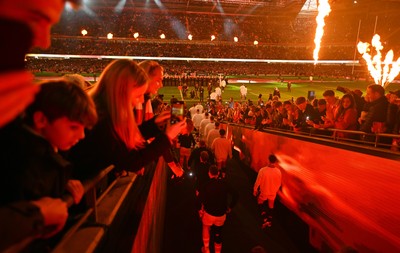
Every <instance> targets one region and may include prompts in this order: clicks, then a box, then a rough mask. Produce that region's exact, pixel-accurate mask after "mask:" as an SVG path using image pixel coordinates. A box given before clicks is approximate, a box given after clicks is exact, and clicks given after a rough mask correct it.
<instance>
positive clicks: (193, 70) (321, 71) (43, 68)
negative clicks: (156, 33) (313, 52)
mask: <svg viewBox="0 0 400 253" xmlns="http://www.w3.org/2000/svg"><path fill="white" fill-rule="evenodd" d="M110 61H111V60H106V59H102V60H98V59H41V58H39V59H35V58H27V62H26V63H27V68H28V69H30V70H31V71H32V72H34V73H38V74H39V73H41V72H53V73H59V74H60V75H62V74H64V73H81V74H84V73H85V74H91V75H98V73H101V71H102V69H104V67H105V66H107V64H108V63H109V62H110ZM162 65H163V66H164V68H165V73H166V74H167V75H166V82H165V85H166V86H177V85H178V83H180V82H181V81H178V82H175V81H170V79H171V78H172V79H174V80H175V79H176V78H177V79H181V77H182V76H186V75H188V76H192V75H194V76H197V77H199V76H203V75H206V76H216V75H219V74H222V75H255V76H257V75H260V76H262V75H276V76H277V77H278V76H279V75H281V76H287V75H290V76H296V77H298V78H299V79H301V78H304V77H308V76H310V75H313V76H321V77H332V78H360V77H364V78H365V77H368V75H367V73H365V68H364V67H360V66H355V71H354V73H353V66H351V65H317V66H316V67H315V66H314V65H313V64H283V63H282V64H279V63H248V62H211V61H210V62H202V61H189V62H187V61H162Z"/></svg>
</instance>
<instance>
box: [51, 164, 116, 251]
mask: <svg viewBox="0 0 400 253" xmlns="http://www.w3.org/2000/svg"><path fill="white" fill-rule="evenodd" d="M113 169H114V165H110V166H108V167H107V168H105V169H103V170H102V171H100V173H99V174H97V175H96V176H95V177H94V178H91V179H88V180H86V181H84V182H82V185H83V189H84V192H85V194H86V195H87V196H88V194H91V195H90V196H92V198H94V199H93V201H90V204H91V206H90V208H89V209H88V210H87V211H86V212H85V214H84V215H83V216H82V217H81V218H80V219H79V220H78V221H77V222H76V223H75V224H74V225H73V226H72V227H71V228H70V229H69V230H68V231H67V232H66V233H65V234H64V236H63V237H62V239H61V240H60V242H58V243H57V246H56V247H55V248H54V249H53V252H57V251H58V249H61V248H62V247H63V246H64V244H65V243H66V242H67V241H68V240H69V239H70V238H71V237H72V236H73V235H74V234H75V233H76V232H77V231H78V229H79V228H80V227H81V225H82V224H83V223H84V222H86V221H87V220H88V219H89V218H90V216H94V221H95V222H97V203H96V202H97V201H96V190H95V186H96V185H97V184H98V183H99V182H100V181H101V180H102V179H103V178H104V177H105V176H107V175H108V173H110V172H111V171H112V170H113ZM62 199H63V200H64V202H66V203H67V206H68V207H71V206H72V205H73V204H74V200H73V198H72V195H71V194H65V195H64V196H63V197H62Z"/></svg>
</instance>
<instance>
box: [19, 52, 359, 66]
mask: <svg viewBox="0 0 400 253" xmlns="http://www.w3.org/2000/svg"><path fill="white" fill-rule="evenodd" d="M26 57H34V58H35V57H40V58H65V57H69V58H71V59H73V58H78V59H132V60H155V61H206V62H210V61H215V62H218V61H220V62H259V63H292V64H293V63H299V64H313V63H314V60H272V59H235V58H189V57H150V56H119V55H67V54H27V55H26ZM318 63H320V64H330V65H335V64H349V65H350V64H359V61H352V60H343V61H340V60H320V61H318Z"/></svg>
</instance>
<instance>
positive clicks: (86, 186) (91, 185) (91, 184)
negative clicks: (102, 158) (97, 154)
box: [62, 165, 114, 207]
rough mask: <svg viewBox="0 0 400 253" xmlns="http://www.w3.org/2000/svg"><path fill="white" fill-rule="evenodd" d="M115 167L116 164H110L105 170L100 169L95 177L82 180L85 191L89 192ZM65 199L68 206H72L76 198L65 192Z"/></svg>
mask: <svg viewBox="0 0 400 253" xmlns="http://www.w3.org/2000/svg"><path fill="white" fill-rule="evenodd" d="M113 169H114V165H110V166H108V167H107V168H105V169H104V170H102V171H100V173H99V174H97V175H96V176H95V177H94V178H91V179H88V180H86V181H84V182H82V185H83V189H84V192H85V193H87V192H88V191H89V190H91V189H93V188H94V187H95V186H96V184H97V183H98V182H100V180H102V179H103V178H104V177H105V176H106V175H107V174H108V173H110V172H111V171H112V170H113ZM62 199H63V201H64V202H65V203H67V206H68V207H71V206H72V205H73V204H74V199H73V198H72V195H71V194H65V195H64V196H63V197H62Z"/></svg>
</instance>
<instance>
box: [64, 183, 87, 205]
mask: <svg viewBox="0 0 400 253" xmlns="http://www.w3.org/2000/svg"><path fill="white" fill-rule="evenodd" d="M67 191H68V192H69V193H71V195H72V197H73V199H74V203H75V204H78V203H79V202H80V201H81V199H82V197H83V194H84V193H85V190H84V189H83V185H82V183H81V181H79V180H68V182H67Z"/></svg>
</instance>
